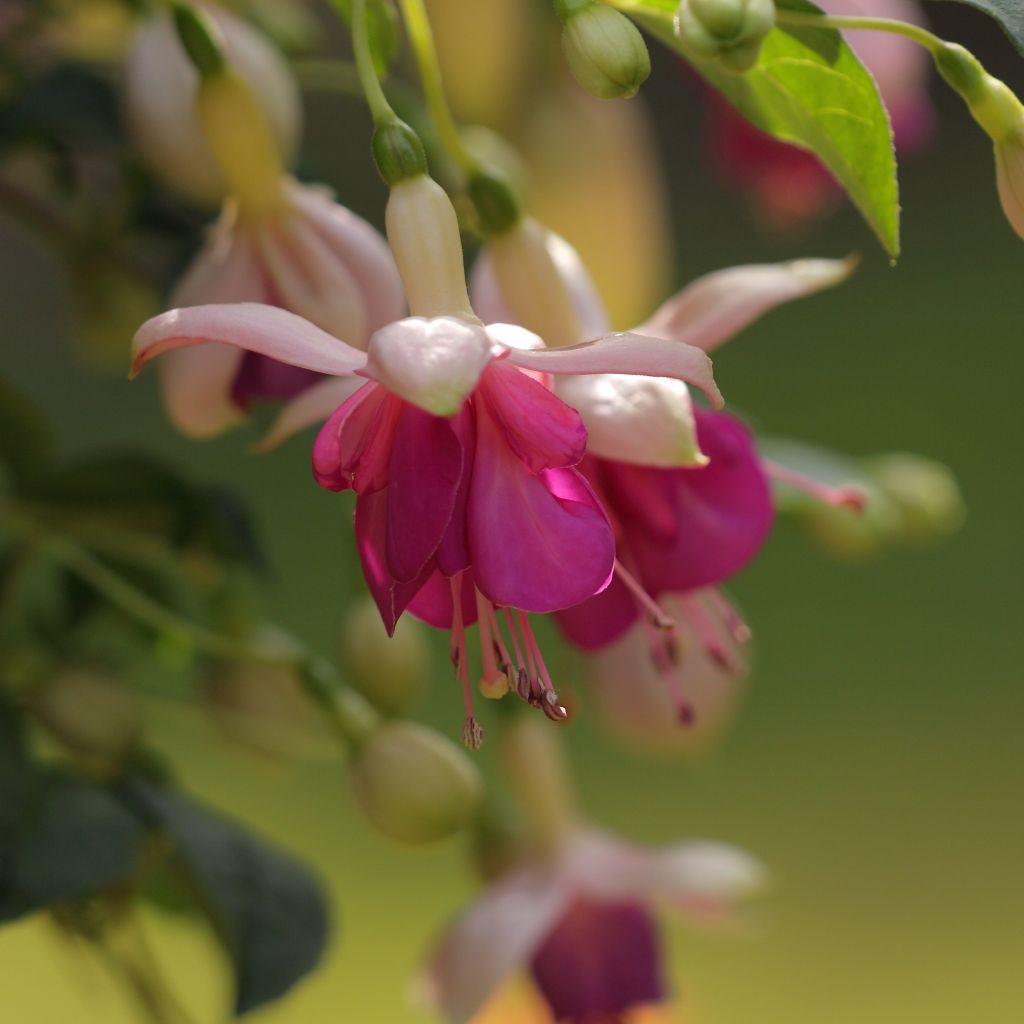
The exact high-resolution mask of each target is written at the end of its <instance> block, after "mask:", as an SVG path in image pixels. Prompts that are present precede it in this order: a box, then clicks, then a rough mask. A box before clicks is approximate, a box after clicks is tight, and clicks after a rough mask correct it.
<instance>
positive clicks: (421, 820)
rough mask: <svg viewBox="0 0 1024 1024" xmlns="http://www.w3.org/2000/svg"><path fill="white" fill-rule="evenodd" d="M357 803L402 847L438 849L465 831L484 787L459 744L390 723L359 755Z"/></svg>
mask: <svg viewBox="0 0 1024 1024" xmlns="http://www.w3.org/2000/svg"><path fill="white" fill-rule="evenodd" d="M352 791H353V794H354V796H355V799H356V802H357V803H358V804H359V806H360V807H361V808H362V810H363V812H364V813H365V814H366V816H367V818H369V819H370V821H371V822H372V823H373V825H374V827H376V828H377V829H378V830H379V831H380V832H382V833H383V834H384V835H386V836H387V837H388V838H389V839H394V840H395V841H396V842H399V843H410V844H420V843H432V842H436V841H438V840H440V839H445V838H447V837H448V836H450V835H453V834H454V833H455V832H457V831H459V830H460V829H462V828H465V827H466V826H467V825H468V824H469V823H470V822H471V821H472V819H473V817H474V816H475V815H476V813H477V809H478V807H479V805H480V800H481V797H482V795H483V783H482V780H481V778H480V774H479V772H478V770H477V768H476V765H474V764H473V762H472V761H471V760H470V759H469V757H468V756H467V755H466V754H464V753H463V752H462V751H461V750H460V749H459V748H458V747H456V746H455V744H453V743H451V742H450V741H449V740H447V739H445V738H444V737H443V736H441V735H440V734H439V733H437V732H435V731H434V730H432V729H428V728H427V727H426V726H423V725H419V724H418V723H416V722H404V721H403V722H388V723H386V724H385V725H383V726H382V727H381V728H380V729H379V730H378V731H377V732H375V733H374V734H373V735H372V736H371V737H370V738H369V739H368V740H367V741H366V742H365V743H364V744H363V745H362V746H361V747H360V748H359V749H358V751H357V753H356V756H355V760H354V762H353V764H352Z"/></svg>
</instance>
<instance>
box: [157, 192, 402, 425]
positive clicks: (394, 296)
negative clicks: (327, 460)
mask: <svg viewBox="0 0 1024 1024" xmlns="http://www.w3.org/2000/svg"><path fill="white" fill-rule="evenodd" d="M226 302H260V303H266V304H268V305H275V306H280V307H282V308H284V309H288V310H290V311H292V312H293V313H297V314H299V315H300V316H302V317H304V318H305V319H307V320H309V321H310V322H312V323H314V324H316V325H317V326H318V327H321V328H323V329H324V330H325V331H328V332H329V333H331V334H335V335H338V336H340V337H344V338H346V339H347V340H348V341H349V342H350V343H351V344H352V345H354V346H356V347H358V348H364V347H365V346H366V343H367V341H368V340H369V337H370V335H371V334H372V333H373V332H374V331H375V330H377V328H379V327H383V326H384V325H385V324H387V323H391V322H392V321H394V320H397V319H399V318H400V317H401V316H403V315H404V313H405V295H404V292H403V290H402V282H401V279H400V278H399V276H398V270H397V268H396V267H395V262H394V260H393V259H392V256H391V252H390V250H389V249H388V246H387V243H386V242H385V240H384V238H383V236H382V235H381V234H380V233H379V232H378V231H377V230H376V229H375V228H373V227H372V226H371V225H370V224H368V223H367V222H366V221H364V220H363V219H362V218H361V217H358V216H356V215H355V214H354V213H352V212H351V211H350V210H347V209H346V208H345V207H344V206H341V205H340V204H338V203H336V202H334V201H333V200H332V198H331V197H330V195H329V193H328V191H327V190H326V189H324V188H321V187H318V186H307V185H301V184H299V183H298V182H296V181H292V180H288V181H287V182H286V184H285V187H284V196H283V202H282V204H281V207H280V209H274V210H272V211H266V212H264V211H260V212H259V213H252V214H247V213H246V212H245V211H244V210H243V209H241V208H240V207H239V206H238V205H237V204H235V203H233V202H231V201H229V202H228V204H227V205H226V207H225V210H224V212H223V214H222V215H221V217H220V220H219V221H218V222H217V223H216V225H214V227H213V228H212V230H211V231H210V234H209V237H208V238H207V240H206V243H205V244H204V246H203V248H202V250H201V251H200V253H199V255H198V256H197V257H196V259H195V261H194V262H193V264H192V266H191V268H190V269H189V270H188V271H187V273H186V274H185V277H184V279H183V280H182V281H181V283H180V284H179V285H178V287H177V289H176V290H175V292H174V294H173V295H172V297H171V304H172V306H174V307H181V306H201V305H206V304H210V303H226ZM318 379H319V374H317V373H315V372H313V371H311V370H308V369H304V368H301V367H295V366H289V365H286V364H284V363H281V362H279V361H276V360H274V359H271V358H268V357H267V356H264V355H260V354H256V353H251V352H249V353H246V352H243V351H241V350H239V349H238V348H234V347H231V346H225V345H208V346H204V347H202V348H190V349H187V350H184V351H177V352H174V353H172V354H170V355H168V357H167V358H166V359H165V360H163V363H162V365H161V385H162V392H163V399H164V405H165V407H166V409H167V412H168V415H169V416H170V418H171V420H172V421H173V422H174V424H175V425H176V426H177V427H178V428H179V429H180V430H182V431H183V432H184V433H186V434H190V435H192V436H195V437H205V436H210V435H213V434H217V433H220V432H221V431H223V430H225V429H227V428H228V427H230V426H232V425H234V424H236V423H238V422H239V421H240V420H241V419H242V418H243V415H244V413H245V411H246V410H247V409H248V407H249V405H250V403H251V402H252V401H254V400H257V399H263V398H270V399H280V398H290V397H292V396H294V395H296V394H298V393H299V392H300V391H303V390H304V389H306V388H308V387H309V386H310V385H311V384H313V383H314V382H315V381H317V380H318ZM353 390H354V388H353Z"/></svg>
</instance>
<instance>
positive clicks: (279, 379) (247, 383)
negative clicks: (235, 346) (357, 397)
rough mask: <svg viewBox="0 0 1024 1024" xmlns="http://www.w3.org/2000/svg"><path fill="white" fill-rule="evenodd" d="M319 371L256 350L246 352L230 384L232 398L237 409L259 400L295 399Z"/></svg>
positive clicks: (316, 377)
mask: <svg viewBox="0 0 1024 1024" xmlns="http://www.w3.org/2000/svg"><path fill="white" fill-rule="evenodd" d="M320 376H321V375H320V374H318V373H314V372H313V371H312V370H305V369H303V368H302V367H301V366H289V365H288V364H287V363H279V362H278V361H277V360H276V359H271V358H270V357H269V356H261V355H260V354H259V353H258V352H246V353H245V354H244V356H243V358H242V366H241V369H239V371H238V375H237V376H236V377H235V380H234V383H233V384H232V385H231V398H232V400H233V401H234V403H235V404H236V405H237V406H238V407H239V408H240V409H248V408H249V406H250V405H251V404H252V403H253V402H255V401H259V400H261V399H280V398H294V397H295V395H297V394H299V393H300V392H302V391H305V390H306V388H308V387H310V386H311V385H313V384H315V383H316V382H317V381H318V380H320Z"/></svg>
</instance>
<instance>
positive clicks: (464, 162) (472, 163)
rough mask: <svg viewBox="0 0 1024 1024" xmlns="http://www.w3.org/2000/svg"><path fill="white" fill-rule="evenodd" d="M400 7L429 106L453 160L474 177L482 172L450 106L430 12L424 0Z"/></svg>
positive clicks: (402, 3) (404, 1) (412, 0)
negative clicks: (428, 12)
mask: <svg viewBox="0 0 1024 1024" xmlns="http://www.w3.org/2000/svg"><path fill="white" fill-rule="evenodd" d="M399 5H400V6H401V9H402V18H403V20H404V21H405V28H406V31H407V32H408V34H409V42H410V43H411V44H412V49H413V52H414V53H415V55H416V64H417V66H418V67H419V72H420V81H421V82H422V83H423V94H424V96H425V98H426V101H427V107H428V109H429V110H430V115H431V117H432V118H433V120H434V124H435V125H436V126H437V134H438V136H439V137H440V139H441V143H442V144H443V145H444V148H445V149H446V150H448V152H449V154H451V157H452V159H454V160H455V162H456V163H457V164H458V165H459V167H460V168H461V169H462V170H463V171H464V172H465V173H466V174H467V175H472V174H473V173H474V172H476V171H478V170H479V162H478V161H477V159H476V158H475V157H474V156H473V154H472V153H470V152H469V150H468V149H467V148H466V146H465V144H464V143H463V141H462V137H461V136H460V135H459V129H458V126H457V125H456V123H455V118H454V117H453V115H452V111H451V107H450V106H449V105H448V99H447V97H446V96H445V92H444V83H443V80H442V77H441V65H440V62H439V61H438V58H437V47H436V46H435V45H434V33H433V31H432V30H431V28H430V19H429V18H428V17H427V9H426V7H425V5H424V3H423V0H399Z"/></svg>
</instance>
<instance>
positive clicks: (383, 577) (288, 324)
mask: <svg viewBox="0 0 1024 1024" xmlns="http://www.w3.org/2000/svg"><path fill="white" fill-rule="evenodd" d="M211 344H219V345H228V346H232V347H234V348H236V349H239V350H243V351H246V352H254V353H257V354H260V355H263V356H270V357H271V358H274V359H277V360H278V361H280V362H282V363H286V364H289V365H292V366H297V367H300V368H303V369H306V370H312V371H315V372H317V373H322V374H330V375H334V376H335V377H338V378H340V379H339V380H334V381H331V382H329V383H323V384H321V385H319V386H318V390H317V392H316V394H315V395H314V396H312V397H311V396H310V395H309V394H307V395H303V396H300V397H299V398H298V399H296V402H295V404H293V405H292V406H290V407H286V409H285V411H284V413H283V414H282V419H283V420H284V421H285V423H286V427H285V428H280V429H279V430H278V434H280V433H281V432H283V430H285V429H287V430H292V429H295V428H297V427H298V426H302V425H306V424H308V423H312V422H317V421H319V420H320V419H322V418H323V416H324V415H325V414H326V412H327V410H329V409H334V411H333V413H331V415H330V417H329V419H328V420H327V422H326V423H325V424H324V426H323V428H322V429H321V431H320V434H319V435H318V437H317V440H316V443H315V445H314V452H313V469H314V474H315V476H316V479H317V481H318V482H319V483H320V484H321V486H324V487H326V488H328V489H330V490H346V489H352V490H354V491H355V492H356V493H357V495H358V496H359V497H358V501H357V504H356V515H355V528H356V539H357V544H358V548H359V553H360V557H361V560H362V564H363V569H364V573H365V575H366V579H367V583H368V585H369V587H370V590H371V592H372V594H373V596H374V599H375V600H376V602H377V606H378V608H379V609H380V612H381V616H382V618H383V620H384V622H385V625H386V626H387V627H388V629H389V631H390V630H393V628H394V625H395V623H396V622H397V620H398V618H399V616H400V615H401V614H402V613H403V611H404V610H405V609H406V608H409V609H410V610H411V611H413V613H414V614H416V615H418V616H420V617H421V618H423V619H425V620H426V621H428V622H430V623H431V624H433V625H435V626H439V627H441V628H448V629H450V630H451V631H452V653H453V660H454V661H455V664H456V667H457V671H458V674H459V678H460V681H461V682H462V685H463V688H464V692H465V695H466V706H467V732H466V738H467V742H469V743H471V744H472V745H476V744H478V743H479V739H480V734H479V726H478V725H477V724H476V721H475V718H474V717H473V715H472V710H471V704H470V697H469V692H470V691H469V675H468V672H469V668H468V655H467V649H466V646H467V645H466V635H465V629H466V627H467V626H468V625H470V624H471V623H473V622H474V621H477V620H478V621H479V624H480V641H481V654H482V662H483V665H484V676H485V679H486V680H487V681H488V682H490V683H492V684H493V683H495V682H496V681H497V680H498V679H499V678H501V677H503V675H504V674H508V673H509V671H510V670H511V673H512V677H513V679H514V680H515V682H516V683H517V686H518V688H519V692H520V694H521V695H522V696H524V697H526V698H527V699H530V700H531V701H532V702H534V703H536V704H538V705H539V706H541V707H543V708H544V709H545V711H547V712H548V713H549V714H552V715H554V716H560V715H564V712H563V711H562V709H561V708H560V706H559V705H558V701H557V697H556V696H555V694H554V690H553V687H552V685H551V680H550V676H549V674H548V672H547V669H546V667H545V666H544V662H543V659H542V658H541V656H540V650H539V648H538V646H537V643H536V641H535V639H534V637H533V634H532V632H531V630H530V627H529V623H528V620H527V618H526V614H525V613H527V612H551V611H555V610H557V609H559V608H565V607H568V606H570V605H572V604H576V603H578V602H580V601H582V600H584V599H585V598H587V597H590V596H591V595H593V594H595V593H598V592H599V591H600V590H601V589H603V587H605V586H606V585H607V583H608V580H609V579H610V577H611V574H612V569H613V565H614V540H613V536H612V531H611V527H610V526H609V523H608V520H607V517H606V516H605V513H604V511H603V509H602V508H601V506H600V504H599V502H598V501H597V499H596V497H595V496H594V494H593V491H592V490H591V488H590V486H589V484H588V483H587V481H586V480H585V478H584V477H583V476H582V475H581V474H580V472H579V471H578V470H577V469H575V466H576V464H577V463H578V462H579V461H580V460H581V459H582V457H583V453H584V449H585V444H586V431H585V429H584V428H583V425H582V423H581V422H580V419H579V416H578V414H577V413H576V412H575V411H574V410H573V409H571V408H569V407H568V406H566V405H565V404H564V403H563V402H561V401H560V400H559V399H558V398H557V397H556V396H555V395H554V394H552V393H551V391H550V390H548V388H547V387H545V386H544V384H542V383H541V382H540V381H539V380H537V379H536V375H541V376H542V377H543V375H546V374H559V375H561V374H579V373H582V374H597V373H608V372H613V373H630V372H633V373H640V374H664V375H666V376H669V377H672V378H676V379H680V380H683V379H685V380H689V381H691V382H692V383H696V384H697V385H698V386H699V387H701V389H702V390H704V391H705V392H706V393H707V394H708V396H709V397H710V398H711V399H712V401H714V402H716V403H720V402H721V396H720V394H719V392H718V390H717V388H716V386H715V384H714V379H713V377H712V374H711V365H710V360H709V359H708V357H707V356H706V354H705V353H703V352H701V351H700V350H699V349H696V348H693V347H692V346H687V345H679V344H675V343H672V342H666V341H663V340H661V339H656V338H644V337H642V336H640V335H635V334H611V335H606V336H603V337H600V338H596V339H594V340H592V341H589V342H585V343H583V344H580V345H576V346H572V347H570V348H564V349H554V350H545V349H544V348H543V343H542V342H541V341H540V339H539V338H537V337H535V336H533V335H531V334H530V333H529V332H528V331H525V330H523V329H522V328H517V327H511V326H508V325H505V326H498V327H491V328H484V327H483V326H482V325H481V324H480V323H479V322H475V323H474V322H471V321H470V320H469V319H466V318H463V317H456V316H432V317H409V318H407V319H405V320H400V321H397V322H395V323H393V324H390V325H388V326H386V327H384V328H381V329H380V330H378V331H376V332H375V333H374V334H373V335H372V336H371V338H370V342H369V346H368V349H367V351H366V352H365V353H364V352H361V351H359V350H358V349H355V348H353V347H351V346H349V345H347V344H346V343H345V342H343V341H341V340H339V339H338V338H335V337H333V336H331V335H328V334H327V333H326V332H324V331H322V330H320V329H319V328H317V327H315V326H314V325H312V324H310V323H308V322H307V321H305V320H302V319H301V318H299V317H297V316H295V315H293V314H291V313H288V312H286V311H284V310H281V309H276V308H274V307H270V306H261V305H254V304H248V303H243V304H238V305H220V306H217V305H214V306H198V307H192V308H187V309H180V310H173V311H171V312H170V313H166V314H163V315H162V316H159V317H156V318H154V319H153V320H150V321H149V322H148V323H146V324H144V325H143V327H142V328H141V329H140V330H139V332H138V334H137V336H136V339H135V359H134V364H133V372H137V371H138V370H139V369H140V368H141V366H142V365H143V364H144V363H145V362H147V361H148V360H149V359H151V358H153V357H154V356H156V355H160V354H162V353H166V352H173V351H177V350H188V349H190V348H193V347H195V346H208V345H211ZM524 371H525V372H524ZM353 374H357V375H359V376H360V377H363V378H367V379H368V381H369V382H368V383H366V384H365V385H364V386H363V387H361V388H360V389H359V390H358V391H356V392H355V393H354V394H348V395H347V397H345V395H346V393H348V392H350V390H351V386H350V379H351V376H352V375H353ZM339 396H340V397H339ZM342 397H344V401H341V398H342ZM339 401H340V402H341V404H340V405H339V404H338V403H339ZM335 407H337V408H335ZM498 609H501V611H502V613H503V617H504V620H505V623H506V625H507V627H508V629H509V631H510V634H511V644H510V645H509V647H510V648H511V651H512V652H513V653H510V652H509V649H508V648H507V647H506V645H505V642H504V640H503V638H502V634H501V629H500V626H499V623H498ZM520 640H521V643H520ZM496 648H497V649H498V651H499V652H500V655H501V658H502V662H503V665H501V666H499V665H497V664H496V662H495V655H494V651H495V649H496Z"/></svg>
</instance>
